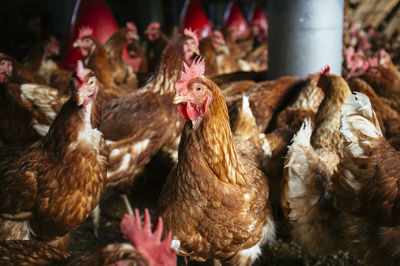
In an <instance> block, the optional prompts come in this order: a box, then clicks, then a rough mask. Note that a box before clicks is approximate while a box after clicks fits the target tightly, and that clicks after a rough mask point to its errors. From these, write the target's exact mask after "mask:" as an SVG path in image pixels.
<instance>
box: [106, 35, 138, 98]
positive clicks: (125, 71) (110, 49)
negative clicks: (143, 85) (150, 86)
mask: <svg viewBox="0 0 400 266" xmlns="http://www.w3.org/2000/svg"><path fill="white" fill-rule="evenodd" d="M130 32H131V31H130V30H129V29H128V28H121V29H119V30H117V31H116V32H115V33H114V34H113V35H112V36H111V37H110V38H109V39H108V40H107V42H106V43H105V45H104V48H105V49H106V52H107V57H108V63H109V66H110V72H111V76H112V79H113V80H114V82H115V84H117V85H118V86H121V85H122V84H127V85H128V86H130V87H131V90H133V89H136V88H137V83H138V81H137V77H136V74H135V72H133V69H132V67H130V66H129V65H128V64H127V62H126V61H125V59H124V58H123V56H122V55H123V50H124V48H125V45H127V44H129V42H131V41H133V40H131V39H129V38H127V37H128V34H129V33H130Z"/></svg>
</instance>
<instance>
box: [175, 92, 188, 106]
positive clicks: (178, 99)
mask: <svg viewBox="0 0 400 266" xmlns="http://www.w3.org/2000/svg"><path fill="white" fill-rule="evenodd" d="M185 102H187V98H186V97H185V96H181V95H179V94H175V97H174V104H179V103H185Z"/></svg>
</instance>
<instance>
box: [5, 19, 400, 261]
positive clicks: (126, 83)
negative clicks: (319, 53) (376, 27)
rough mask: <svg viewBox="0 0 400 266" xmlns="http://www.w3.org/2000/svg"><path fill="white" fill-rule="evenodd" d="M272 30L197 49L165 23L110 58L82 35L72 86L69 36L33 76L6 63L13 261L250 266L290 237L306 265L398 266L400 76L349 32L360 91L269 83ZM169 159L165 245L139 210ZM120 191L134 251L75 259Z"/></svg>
mask: <svg viewBox="0 0 400 266" xmlns="http://www.w3.org/2000/svg"><path fill="white" fill-rule="evenodd" d="M260 27H261V26H260V25H253V31H252V34H251V35H250V37H248V38H245V39H242V38H240V36H238V35H237V34H235V30H232V29H227V30H226V31H224V32H223V33H222V32H220V31H214V32H213V33H212V34H211V35H210V36H208V37H206V38H203V39H199V37H198V36H197V35H196V32H193V31H191V30H190V29H185V30H184V32H183V33H177V34H174V35H173V36H167V35H166V34H164V33H163V32H162V31H161V27H160V24H159V23H151V24H150V25H149V27H148V28H147V30H146V34H147V39H148V40H147V42H148V44H147V50H143V47H142V46H141V43H140V40H139V37H138V34H137V29H136V27H135V25H134V24H133V23H127V24H126V27H124V28H120V29H119V30H118V31H116V32H115V33H114V35H113V36H112V37H110V39H109V40H108V41H107V42H106V43H105V44H104V45H103V44H102V43H101V42H100V41H99V40H98V39H97V38H96V37H94V36H93V30H92V29H91V28H90V27H84V28H82V29H81V30H80V34H79V37H78V38H77V39H76V40H75V42H74V44H73V45H74V47H76V49H79V51H80V53H81V55H82V57H83V60H82V61H78V62H77V66H76V70H75V71H74V72H71V71H67V70H64V69H61V68H59V67H58V66H57V63H56V62H55V61H54V60H53V59H52V56H53V55H56V54H58V53H59V45H58V42H57V40H56V39H54V38H49V39H48V40H46V41H44V42H41V43H38V44H37V46H35V47H33V48H32V50H31V52H30V53H29V54H28V55H27V56H26V58H25V60H24V61H23V62H21V63H20V62H17V61H16V60H15V59H13V58H12V57H11V56H9V55H7V54H5V53H0V93H1V96H0V101H1V103H0V264H4V265H53V264H57V265H176V264H177V257H176V254H177V255H179V256H185V257H188V258H190V259H192V260H197V261H205V260H207V259H218V260H219V261H220V263H221V264H222V265H251V264H252V263H253V262H254V261H256V260H257V258H258V257H259V256H260V255H261V253H262V247H263V245H265V244H267V243H273V241H274V239H275V234H276V232H277V231H278V230H279V225H280V224H281V223H283V222H286V223H288V224H289V225H290V228H291V235H292V238H293V239H294V240H295V241H296V242H297V243H298V244H299V245H300V246H301V247H302V248H303V250H304V261H305V263H306V264H307V261H308V256H309V255H321V254H322V255H323V254H331V253H333V252H335V251H336V250H339V249H346V250H350V251H351V252H352V253H354V254H355V255H356V256H357V257H358V258H359V259H360V260H363V261H364V262H365V263H367V264H373V265H375V264H378V263H381V264H384V265H399V264H400V242H399V235H400V224H399V223H400V222H399V221H400V220H399V218H400V205H399V204H400V196H399V192H398V186H399V181H398V180H399V178H400V174H399V173H400V163H399V162H400V154H399V151H398V149H399V148H400V123H399V122H400V72H399V70H398V69H397V68H396V66H395V65H394V64H393V63H392V60H391V57H390V55H389V53H387V52H385V51H384V50H379V49H377V48H376V49H375V50H374V49H373V44H371V40H372V39H373V36H372V35H373V34H375V35H376V33H373V32H372V30H368V32H367V31H366V30H365V29H364V28H362V27H359V26H357V25H356V24H348V27H347V28H345V38H344V50H343V54H344V58H345V60H344V71H343V72H344V74H343V76H344V77H345V78H342V77H340V76H336V75H333V74H330V73H329V67H327V68H326V69H324V70H322V71H321V73H310V75H308V76H307V77H305V78H304V79H303V78H299V77H290V76H286V77H280V78H278V79H276V80H266V73H267V72H266V71H267V64H266V59H267V45H266V42H265V38H266V32H267V31H266V29H265V28H263V30H260V29H259V28H260ZM255 29H258V30H255ZM360 32H364V33H363V34H360V35H357V33H360ZM346 34H347V35H346ZM368 34H370V35H371V36H369V35H368ZM360 36H362V37H365V36H367V37H368V36H369V37H368V38H367V37H366V38H361V37H360ZM260 40H262V41H260ZM125 48H126V49H128V51H129V55H130V60H126V59H125V58H124V57H123V50H124V49H125ZM159 153H162V154H164V157H162V158H169V160H170V161H171V162H172V164H173V165H174V166H173V167H172V169H171V171H170V174H169V175H168V176H167V177H165V183H164V185H163V187H162V189H161V193H160V194H159V197H158V207H157V212H158V215H159V216H160V218H159V221H158V225H157V228H156V229H155V231H154V233H152V230H151V222H150V215H149V212H148V210H145V214H144V224H143V226H142V223H141V218H140V215H139V212H138V210H135V211H133V209H132V207H131V206H130V203H129V198H128V196H133V195H131V191H132V188H133V187H134V186H135V183H136V180H137V178H138V177H140V176H141V175H142V174H143V172H144V171H145V166H146V164H148V163H149V161H150V160H151V159H152V158H154V156H155V155H156V154H159ZM107 187H112V188H113V189H115V191H117V192H118V193H120V194H121V197H122V199H123V200H124V201H123V202H124V203H125V205H126V210H127V212H128V213H129V216H128V215H126V216H124V217H123V218H122V220H121V233H122V234H123V235H124V236H125V237H126V238H127V239H128V240H129V243H113V244H109V245H107V246H104V247H103V248H101V249H99V250H96V251H95V252H87V253H83V254H70V253H68V252H67V251H66V248H67V245H68V239H69V235H70V232H71V231H73V230H75V229H76V228H77V227H78V226H79V225H80V224H81V223H83V222H84V221H85V220H86V219H87V218H88V217H89V215H90V214H92V213H93V216H94V218H93V228H94V234H97V233H98V229H99V218H100V215H101V214H100V213H101V212H100V209H101V206H99V201H100V199H101V197H102V195H103V193H104V191H105V189H106V188H107ZM282 214H283V215H282ZM132 219H133V220H132ZM398 234H399V235H398ZM163 237H164V240H161V239H162V238H163Z"/></svg>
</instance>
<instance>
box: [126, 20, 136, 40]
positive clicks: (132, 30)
mask: <svg viewBox="0 0 400 266" xmlns="http://www.w3.org/2000/svg"><path fill="white" fill-rule="evenodd" d="M126 28H127V29H128V32H127V33H126V35H125V39H126V43H127V44H131V43H132V42H133V41H134V40H138V39H139V35H138V32H137V28H136V25H135V23H133V22H127V23H126Z"/></svg>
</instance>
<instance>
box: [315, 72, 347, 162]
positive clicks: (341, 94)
mask: <svg viewBox="0 0 400 266" xmlns="http://www.w3.org/2000/svg"><path fill="white" fill-rule="evenodd" d="M350 96H351V90H350V88H349V86H348V85H347V83H346V82H345V81H344V80H343V79H341V78H338V77H336V78H332V77H331V78H330V79H329V80H328V81H327V84H326V86H325V98H324V100H323V101H322V103H321V105H320V106H319V108H318V112H317V115H316V117H315V128H314V131H313V133H312V136H311V145H312V146H313V148H314V149H315V151H316V152H317V154H318V155H319V156H320V157H321V158H322V159H323V160H324V161H330V160H331V159H332V158H333V157H334V159H332V160H333V161H332V162H330V163H329V164H330V165H331V166H332V168H334V167H336V164H337V163H338V160H339V159H340V157H341V155H342V137H341V135H340V132H339V128H340V117H341V114H342V105H343V104H344V101H345V100H346V99H347V98H348V97H350Z"/></svg>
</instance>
